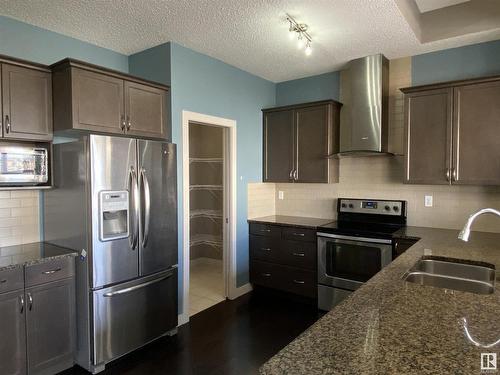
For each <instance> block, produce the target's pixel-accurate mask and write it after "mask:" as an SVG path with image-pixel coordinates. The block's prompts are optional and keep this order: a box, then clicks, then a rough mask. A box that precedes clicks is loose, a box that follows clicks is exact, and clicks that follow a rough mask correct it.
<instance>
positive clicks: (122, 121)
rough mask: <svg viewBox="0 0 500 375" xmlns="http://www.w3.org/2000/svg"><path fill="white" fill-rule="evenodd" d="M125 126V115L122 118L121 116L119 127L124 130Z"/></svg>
mask: <svg viewBox="0 0 500 375" xmlns="http://www.w3.org/2000/svg"><path fill="white" fill-rule="evenodd" d="M125 126H126V124H125V116H122V118H121V125H120V128H121V129H122V132H124V131H125Z"/></svg>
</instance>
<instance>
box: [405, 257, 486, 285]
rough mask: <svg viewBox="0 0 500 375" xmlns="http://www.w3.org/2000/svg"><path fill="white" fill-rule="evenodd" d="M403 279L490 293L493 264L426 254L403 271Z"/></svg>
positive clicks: (423, 283)
mask: <svg viewBox="0 0 500 375" xmlns="http://www.w3.org/2000/svg"><path fill="white" fill-rule="evenodd" d="M403 279H404V280H405V281H408V282H411V283H416V284H420V285H428V286H434V287H438V288H445V289H453V290H460V291H463V292H471V293H476V294H491V293H493V292H494V290H495V266H494V265H492V264H488V263H480V264H476V263H471V262H468V261H465V260H459V259H456V260H453V259H443V258H440V257H430V256H427V257H423V258H422V259H420V260H419V261H418V262H417V263H415V265H414V266H413V267H412V268H410V269H409V270H408V271H407V272H405V274H404V275H403Z"/></svg>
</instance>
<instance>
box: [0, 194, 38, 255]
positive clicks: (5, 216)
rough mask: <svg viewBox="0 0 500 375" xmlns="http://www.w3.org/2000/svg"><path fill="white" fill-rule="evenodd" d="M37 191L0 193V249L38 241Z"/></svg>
mask: <svg viewBox="0 0 500 375" xmlns="http://www.w3.org/2000/svg"><path fill="white" fill-rule="evenodd" d="M39 194H40V193H39V191H38V190H12V191H0V247H3V246H12V245H19V244H24V243H30V242H37V241H40V222H39V216H40V215H39Z"/></svg>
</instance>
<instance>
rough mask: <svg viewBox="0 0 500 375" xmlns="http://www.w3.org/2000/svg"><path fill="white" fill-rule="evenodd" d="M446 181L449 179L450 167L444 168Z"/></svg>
mask: <svg viewBox="0 0 500 375" xmlns="http://www.w3.org/2000/svg"><path fill="white" fill-rule="evenodd" d="M446 181H450V168H447V169H446Z"/></svg>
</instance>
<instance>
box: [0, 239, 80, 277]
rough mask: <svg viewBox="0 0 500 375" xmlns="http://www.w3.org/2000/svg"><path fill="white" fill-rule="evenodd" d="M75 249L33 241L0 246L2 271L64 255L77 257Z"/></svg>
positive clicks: (0, 267) (0, 269) (0, 266)
mask: <svg viewBox="0 0 500 375" xmlns="http://www.w3.org/2000/svg"><path fill="white" fill-rule="evenodd" d="M77 255H78V253H77V252H75V251H74V250H70V249H66V248H64V247H59V246H55V245H52V244H49V243H45V242H33V243H29V244H24V245H15V246H6V247H0V271H2V270H4V269H7V268H12V267H23V266H25V265H32V264H38V263H43V262H47V261H50V260H54V259H58V258H62V257H76V256H77Z"/></svg>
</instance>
